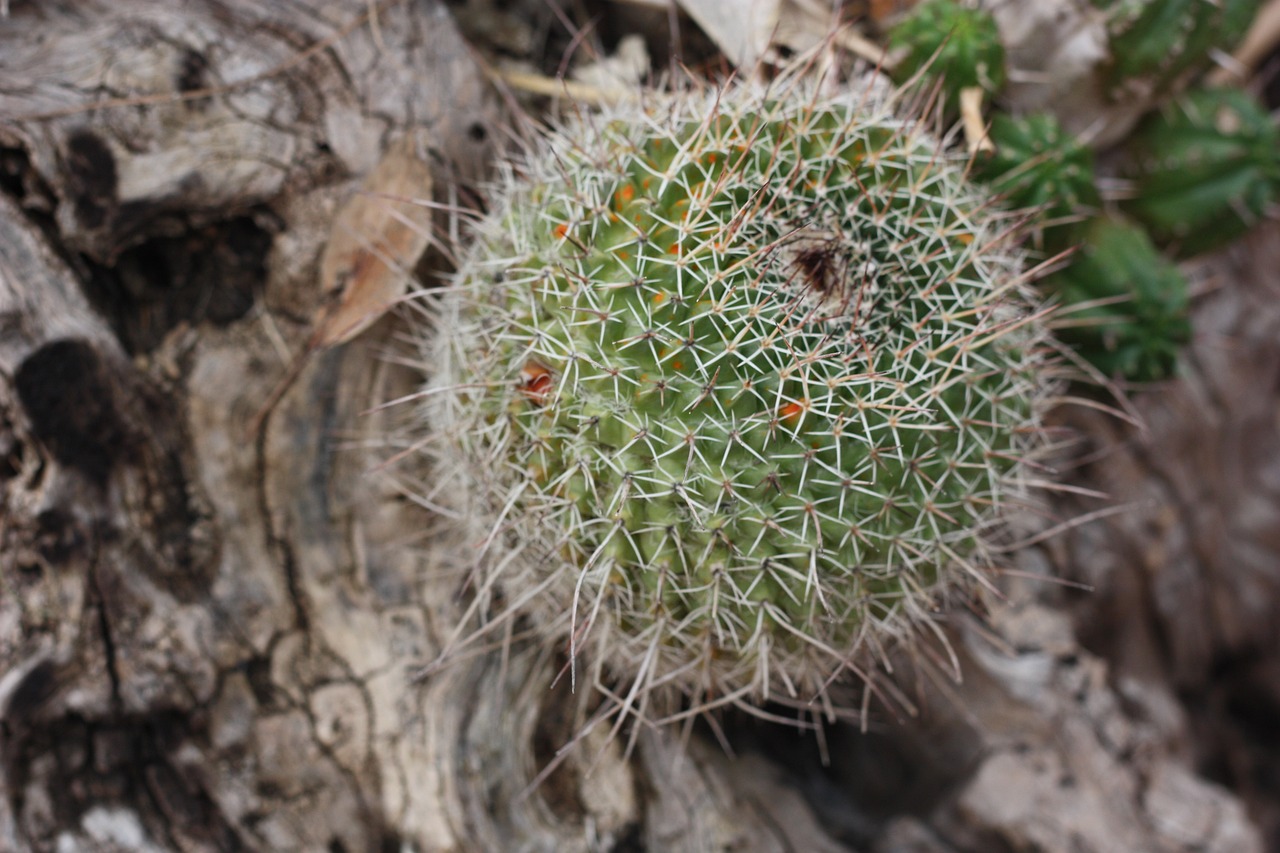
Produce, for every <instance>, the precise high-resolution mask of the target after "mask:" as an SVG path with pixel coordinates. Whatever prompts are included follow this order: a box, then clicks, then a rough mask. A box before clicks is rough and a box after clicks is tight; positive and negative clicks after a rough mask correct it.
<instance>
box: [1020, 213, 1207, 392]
mask: <svg viewBox="0 0 1280 853" xmlns="http://www.w3.org/2000/svg"><path fill="white" fill-rule="evenodd" d="M1078 234H1079V237H1080V239H1081V241H1082V242H1081V245H1080V249H1079V253H1078V254H1077V255H1076V256H1075V257H1074V258H1073V259H1072V260H1071V263H1070V264H1069V265H1068V266H1067V267H1066V268H1065V269H1063V270H1061V271H1060V272H1058V273H1055V274H1054V275H1052V276H1050V277H1049V278H1048V279H1046V280H1045V281H1044V287H1045V288H1047V289H1048V290H1049V291H1050V292H1051V293H1053V294H1055V295H1056V296H1057V297H1058V299H1059V300H1060V302H1061V303H1062V309H1061V310H1060V311H1059V313H1058V316H1057V319H1056V321H1055V324H1054V327H1055V333H1056V335H1057V337H1058V338H1059V339H1060V340H1061V341H1062V342H1063V343H1065V344H1068V345H1069V346H1071V347H1072V348H1073V349H1075V351H1076V352H1077V353H1078V354H1079V355H1080V356H1081V357H1083V358H1084V359H1085V360H1087V361H1089V362H1090V363H1091V364H1093V365H1094V366H1095V367H1097V368H1098V369H1099V370H1101V371H1102V372H1103V373H1104V374H1106V375H1108V376H1113V377H1122V378H1125V379H1128V380H1131V381H1134V382H1149V381H1153V380H1157V379H1164V378H1167V377H1168V376H1170V375H1172V373H1173V370H1174V367H1175V365H1176V363H1177V358H1178V352H1179V350H1180V349H1181V348H1182V345H1183V344H1185V343H1187V341H1189V340H1190V338H1191V324H1190V321H1189V320H1188V318H1187V312H1188V295H1187V280H1186V277H1185V276H1184V275H1183V274H1182V272H1181V271H1180V270H1179V269H1178V267H1177V266H1176V265H1175V264H1174V263H1173V262H1172V261H1170V260H1169V259H1168V258H1166V257H1164V256H1163V255H1161V254H1160V252H1159V250H1158V249H1156V247H1155V246H1154V245H1153V244H1152V242H1151V238H1150V237H1148V236H1147V233H1146V231H1144V230H1143V229H1142V227H1141V226H1139V225H1137V224H1135V223H1133V222H1128V221H1125V220H1124V219H1121V218H1118V217H1114V216H1099V217H1096V218H1094V219H1091V220H1089V222H1088V223H1086V225H1085V226H1084V228H1083V229H1081V230H1080V231H1079V232H1078Z"/></svg>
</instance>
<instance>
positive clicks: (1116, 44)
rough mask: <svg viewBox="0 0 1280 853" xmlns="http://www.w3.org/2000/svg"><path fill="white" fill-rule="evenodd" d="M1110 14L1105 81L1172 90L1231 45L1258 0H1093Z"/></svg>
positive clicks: (1113, 87)
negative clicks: (1214, 52) (1213, 55)
mask: <svg viewBox="0 0 1280 853" xmlns="http://www.w3.org/2000/svg"><path fill="white" fill-rule="evenodd" d="M1093 4H1094V6H1097V7H1098V8H1099V9H1101V10H1103V11H1104V12H1105V13H1106V14H1107V34H1108V41H1109V45H1110V52H1111V59H1110V62H1109V63H1108V64H1107V67H1106V71H1105V75H1104V85H1105V86H1106V88H1107V91H1109V92H1111V93H1113V94H1117V95H1118V94H1119V93H1120V92H1122V91H1123V90H1124V89H1126V88H1132V87H1135V86H1138V87H1144V88H1148V89H1150V90H1151V91H1153V92H1155V93H1164V92H1168V91H1170V90H1172V89H1173V88H1174V87H1175V86H1177V84H1178V83H1179V82H1180V81H1182V80H1183V79H1185V78H1186V77H1189V76H1193V75H1194V74H1195V73H1196V72H1198V71H1202V70H1203V69H1205V68H1207V67H1208V65H1209V63H1210V61H1211V59H1212V56H1211V51H1212V50H1213V49H1215V48H1217V49H1219V50H1225V51H1229V50H1231V48H1232V46H1234V45H1235V44H1236V42H1238V41H1239V40H1240V39H1241V38H1242V37H1243V36H1244V34H1245V32H1246V31H1247V30H1248V29H1249V24H1250V23H1252V22H1253V18H1254V16H1255V15H1256V14H1257V12H1258V9H1259V8H1260V6H1261V3H1260V2H1259V0H1093Z"/></svg>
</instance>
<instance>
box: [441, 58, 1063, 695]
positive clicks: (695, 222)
mask: <svg viewBox="0 0 1280 853" xmlns="http://www.w3.org/2000/svg"><path fill="white" fill-rule="evenodd" d="M963 170H964V164H963V159H961V161H960V162H957V161H956V159H955V158H954V157H953V156H952V155H950V154H948V153H947V152H946V151H944V150H942V149H941V148H940V146H939V144H938V143H937V142H936V141H935V140H934V139H932V138H931V137H930V136H929V135H928V134H927V133H926V132H925V130H924V129H922V128H921V127H920V126H918V125H917V124H914V123H912V122H910V121H906V120H903V119H901V118H898V117H896V116H895V115H894V114H893V112H892V110H891V105H890V103H889V96H888V95H887V94H886V92H885V90H884V89H883V87H882V86H880V85H879V84H878V83H876V82H873V81H872V80H870V79H864V80H861V81H858V82H857V84H856V85H854V86H853V87H852V88H846V89H844V90H842V91H839V92H836V93H834V94H828V93H827V90H823V89H819V88H818V87H817V86H815V85H812V84H801V83H797V82H794V81H791V82H788V83H777V84H775V86H774V87H773V88H772V89H770V90H766V89H761V88H758V87H756V86H753V85H748V84H736V85H733V86H731V87H729V88H727V89H725V90H724V91H720V92H706V91H686V92H683V93H680V94H676V95H671V96H652V97H651V99H650V100H648V101H646V102H645V103H644V104H643V105H636V104H631V105H628V106H626V107H625V108H619V109H614V110H613V111H612V112H609V113H606V114H605V115H599V116H583V117H580V118H578V119H577V120H574V121H570V122H569V123H568V124H567V125H565V126H563V127H561V128H560V129H559V130H556V131H554V132H552V133H551V134H550V135H549V136H548V137H547V138H546V139H545V140H543V141H542V142H540V143H539V144H538V145H537V146H536V147H534V148H531V149H530V150H529V151H528V152H527V154H526V156H525V158H524V159H523V160H522V161H521V162H519V163H518V164H509V165H508V166H507V167H506V169H505V171H504V172H503V173H502V175H501V177H500V179H499V180H498V182H497V185H496V187H495V188H494V191H493V196H492V205H493V206H492V210H491V212H490V213H489V215H488V216H487V217H486V218H485V220H484V221H483V223H482V224H481V226H480V228H479V229H478V233H477V234H476V237H475V243H474V246H473V247H472V249H471V251H470V253H469V255H468V257H467V258H466V259H465V262H464V263H463V264H462V267H461V269H460V271H459V273H458V275H457V279H456V282H455V283H454V286H453V287H451V288H449V289H448V290H447V291H446V292H445V293H443V294H441V295H440V296H438V297H436V298H435V301H434V303H433V310H434V312H435V314H436V320H437V329H436V334H435V336H434V338H433V340H434V343H433V344H432V346H431V348H430V350H429V351H428V359H429V363H430V364H431V366H432V367H433V369H434V370H435V373H436V375H435V376H434V378H433V379H432V380H431V381H430V383H429V385H428V387H427V389H426V392H425V394H426V399H427V400H428V401H429V405H428V406H427V408H426V410H425V411H424V417H425V418H426V420H427V422H428V426H429V428H430V429H431V430H432V431H433V433H434V434H436V435H438V436H440V437H441V440H440V441H439V443H437V444H436V445H435V453H434V455H435V458H436V465H437V466H438V467H439V469H440V480H439V482H440V493H441V496H444V497H447V498H448V499H449V502H450V503H451V505H452V507H453V510H454V512H455V513H456V514H457V515H458V516H459V517H460V518H462V519H464V520H465V521H466V522H468V523H470V524H472V525H473V526H474V529H473V535H474V539H475V541H477V542H483V543H484V546H485V547H484V549H483V554H482V556H481V557H480V558H479V559H478V560H477V565H476V566H474V567H473V569H474V571H475V573H476V574H475V580H474V583H475V588H476V589H478V590H480V592H481V594H482V597H483V595H485V594H490V593H497V592H501V594H502V597H503V598H504V600H505V601H506V602H507V603H508V604H507V609H506V610H505V611H504V612H506V613H508V614H510V613H519V614H520V615H522V616H528V617H529V619H530V620H531V622H532V623H533V624H534V625H535V626H536V630H537V631H538V632H539V633H540V634H541V635H542V636H544V637H550V638H554V639H557V640H559V641H561V642H563V644H564V647H565V650H566V652H568V653H570V654H571V655H573V656H575V658H576V657H579V656H581V657H583V658H585V659H586V660H589V661H591V662H592V663H593V664H595V666H597V667H598V668H599V669H598V674H599V677H601V680H602V681H604V682H605V683H611V684H617V683H619V682H620V683H622V684H623V685H624V689H623V690H622V691H620V692H618V693H615V694H612V695H614V696H616V697H617V702H618V705H619V707H620V710H623V711H624V712H628V713H643V712H644V710H643V709H645V708H646V707H649V708H650V710H651V707H650V706H647V705H646V701H647V700H648V699H649V698H651V697H652V696H654V695H655V694H658V695H664V696H669V695H684V696H686V697H690V698H691V699H692V700H693V701H694V702H695V703H697V704H698V706H699V707H707V706H709V705H712V704H715V703H717V702H749V701H759V700H763V699H767V698H775V699H777V698H781V699H790V700H793V701H808V700H809V699H811V698H813V697H814V696H815V695H819V694H822V693H823V692H824V691H825V689H826V685H827V684H829V683H830V680H831V679H832V678H833V677H834V676H835V675H836V674H838V673H839V672H840V671H841V670H842V669H843V668H847V667H855V666H857V665H858V663H857V662H858V661H860V660H861V659H862V656H863V653H864V652H867V651H868V650H878V649H883V648H884V647H885V646H886V645H888V644H890V643H891V641H893V640H894V639H895V638H902V637H907V636H910V635H911V634H912V630H913V626H914V625H916V624H917V623H918V622H919V621H920V620H923V619H927V618H929V617H928V614H929V613H930V612H931V611H932V610H933V609H934V608H935V607H936V605H937V604H938V601H939V598H940V596H942V595H943V594H944V593H945V591H946V590H949V589H951V588H954V587H955V586H956V585H957V584H958V583H960V582H962V581H963V580H964V579H965V578H966V577H967V576H968V575H969V574H970V573H973V572H976V571H980V570H982V569H984V568H986V567H988V565H989V563H988V557H987V555H986V552H985V550H984V546H985V543H987V542H988V539H989V536H990V534H991V532H992V529H993V527H994V526H995V525H996V524H997V522H998V518H999V511H1000V509H1001V507H1002V506H1003V505H1005V504H1006V503H1007V502H1008V501H1010V500H1011V499H1016V498H1017V496H1018V495H1019V494H1020V493H1021V488H1020V483H1021V480H1022V478H1023V473H1024V469H1023V466H1022V465H1021V460H1022V459H1023V458H1024V457H1025V455H1026V454H1027V453H1028V452H1029V451H1030V450H1031V449H1033V448H1034V447H1035V446H1036V444H1037V440H1038V434H1039V431H1038V427H1037V423H1038V422H1037V413H1038V405H1037V404H1038V401H1039V400H1040V399H1041V396H1042V392H1043V390H1044V388H1045V382H1044V379H1043V377H1044V375H1045V371H1044V368H1043V363H1042V362H1043V358H1044V356H1043V346H1042V344H1043V340H1042V334H1043V328H1042V324H1041V323H1040V317H1039V315H1038V314H1037V313H1036V312H1035V310H1034V308H1033V306H1032V305H1031V303H1030V301H1029V297H1028V294H1027V291H1026V289H1025V288H1024V286H1023V284H1022V279H1021V272H1020V265H1021V260H1022V259H1021V257H1020V256H1018V255H1017V253H1016V252H1015V251H1014V250H1013V249H1011V248H1010V243H1011V242H1012V241H1011V239H1010V238H1009V232H1008V227H1009V223H1008V222H1007V221H1005V220H1003V219H1000V218H998V217H996V216H994V215H993V214H992V213H991V212H990V211H989V210H988V209H987V208H988V206H989V199H988V198H987V197H985V196H983V195H981V194H980V193H979V192H978V191H977V190H976V189H975V188H973V187H972V186H970V185H968V184H966V182H965V181H964V180H963ZM489 603H490V604H491V605H492V606H493V607H497V605H496V603H493V602H489Z"/></svg>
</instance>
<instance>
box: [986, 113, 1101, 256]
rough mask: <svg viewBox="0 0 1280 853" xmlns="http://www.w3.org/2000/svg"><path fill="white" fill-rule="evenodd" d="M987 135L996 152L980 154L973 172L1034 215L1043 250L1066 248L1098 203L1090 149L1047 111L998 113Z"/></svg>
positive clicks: (1000, 193)
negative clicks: (1064, 129) (1075, 229)
mask: <svg viewBox="0 0 1280 853" xmlns="http://www.w3.org/2000/svg"><path fill="white" fill-rule="evenodd" d="M989 136H990V139H991V141H992V143H994V145H995V151H994V152H992V153H991V154H989V155H985V156H984V155H983V154H981V153H979V155H978V156H977V158H976V159H975V164H974V165H975V174H976V175H977V176H978V177H979V178H980V179H982V180H984V181H986V182H987V183H988V184H989V185H990V187H991V189H992V190H993V191H994V192H996V193H997V194H999V195H1000V196H1001V197H1003V198H1004V199H1005V201H1006V203H1007V204H1008V205H1009V206H1011V207H1013V208H1015V209H1017V210H1025V211H1035V212H1036V213H1037V215H1038V217H1037V221H1036V223H1035V224H1034V230H1035V231H1036V232H1037V234H1038V235H1040V237H1041V239H1042V242H1043V244H1044V246H1045V248H1047V249H1049V250H1050V251H1061V250H1062V249H1065V248H1067V246H1069V245H1070V244H1071V243H1072V232H1073V230H1074V229H1073V226H1074V225H1075V224H1077V223H1078V221H1079V220H1080V219H1082V218H1083V217H1084V216H1085V215H1087V214H1089V213H1091V212H1096V211H1097V210H1098V209H1099V208H1100V207H1101V205H1102V199H1101V197H1100V196H1099V195H1098V190H1097V188H1096V187H1095V185H1094V164H1093V151H1092V150H1091V149H1090V148H1088V147H1087V146H1085V145H1083V144H1081V143H1080V142H1079V141H1078V140H1077V139H1076V138H1075V137H1074V136H1071V135H1068V134H1066V133H1064V132H1063V130H1062V128H1061V126H1060V125H1059V124H1058V120H1057V119H1055V118H1054V117H1053V116H1051V115H1048V114H1045V113H1037V114H1034V115H1029V116H1024V117H1021V118H1014V117H1012V116H1009V115H1006V114H1005V113H996V114H995V115H994V116H993V117H992V119H991V127H990V130H989Z"/></svg>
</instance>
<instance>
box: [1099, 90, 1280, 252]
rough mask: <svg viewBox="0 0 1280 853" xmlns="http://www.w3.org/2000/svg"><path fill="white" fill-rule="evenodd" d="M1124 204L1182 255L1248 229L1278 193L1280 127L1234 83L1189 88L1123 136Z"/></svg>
mask: <svg viewBox="0 0 1280 853" xmlns="http://www.w3.org/2000/svg"><path fill="white" fill-rule="evenodd" d="M1127 153H1128V157H1129V162H1128V168H1127V171H1126V172H1125V174H1126V175H1127V176H1128V177H1130V178H1132V179H1133V181H1134V194H1133V197H1132V198H1130V199H1128V200H1127V201H1126V202H1125V203H1124V205H1123V208H1124V211H1125V212H1126V213H1128V214H1129V215H1130V216H1132V217H1133V218H1134V219H1136V220H1138V221H1139V222H1141V223H1142V224H1143V225H1145V226H1146V228H1147V230H1148V231H1149V232H1150V234H1151V236H1152V238H1153V239H1154V240H1155V241H1156V243H1158V244H1160V245H1163V246H1168V247H1170V248H1172V249H1173V250H1174V251H1175V252H1176V253H1177V254H1178V255H1179V256H1182V257H1189V256H1191V255H1197V254H1200V253H1202V252H1206V251H1209V250H1212V249H1217V248H1220V247H1222V246H1224V245H1226V244H1227V243H1229V242H1231V241H1232V240H1234V239H1236V238H1238V237H1240V236H1241V235H1243V234H1244V233H1245V232H1246V231H1248V230H1249V229H1250V228H1252V227H1253V226H1254V225H1255V224H1256V223H1257V222H1258V221H1259V220H1260V219H1261V218H1262V217H1263V216H1264V215H1265V214H1266V212H1267V210H1268V208H1270V207H1271V206H1272V205H1274V204H1275V202H1276V198H1277V195H1278V194H1280V129H1277V127H1276V124H1275V121H1274V120H1273V119H1272V118H1271V116H1270V115H1269V114H1268V113H1267V111H1266V109H1265V108H1263V106H1262V105H1261V104H1259V103H1258V102H1257V101H1256V100H1255V99H1254V98H1253V97H1252V96H1251V95H1249V94H1248V93H1247V92H1243V91H1241V90H1239V89H1207V88H1205V89H1197V90H1194V91H1192V92H1189V93H1187V94H1186V95H1184V96H1183V97H1181V98H1179V99H1178V100H1176V101H1174V102H1173V103H1171V104H1169V105H1167V106H1166V107H1165V109H1163V110H1162V111H1160V112H1159V113H1157V114H1154V115H1152V116H1149V117H1148V119H1147V120H1146V121H1145V122H1144V123H1143V124H1142V125H1141V126H1140V127H1139V128H1138V130H1137V131H1136V132H1135V134H1134V135H1133V137H1132V138H1131V139H1130V142H1129V146H1128V152H1127Z"/></svg>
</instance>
